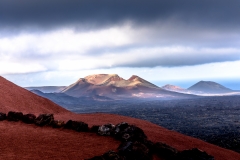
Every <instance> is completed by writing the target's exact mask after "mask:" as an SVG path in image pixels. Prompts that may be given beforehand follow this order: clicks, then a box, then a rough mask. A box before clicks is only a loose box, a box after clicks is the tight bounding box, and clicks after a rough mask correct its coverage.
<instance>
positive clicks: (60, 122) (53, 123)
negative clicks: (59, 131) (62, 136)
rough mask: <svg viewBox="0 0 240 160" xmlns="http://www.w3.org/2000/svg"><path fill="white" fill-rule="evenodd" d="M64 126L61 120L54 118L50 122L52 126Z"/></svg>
mask: <svg viewBox="0 0 240 160" xmlns="http://www.w3.org/2000/svg"><path fill="white" fill-rule="evenodd" d="M64 126H65V123H64V121H61V120H57V121H56V120H54V121H53V122H52V127H53V128H62V127H64Z"/></svg>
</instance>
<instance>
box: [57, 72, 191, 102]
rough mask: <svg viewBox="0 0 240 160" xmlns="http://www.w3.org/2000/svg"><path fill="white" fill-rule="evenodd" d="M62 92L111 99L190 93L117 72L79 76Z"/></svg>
mask: <svg viewBox="0 0 240 160" xmlns="http://www.w3.org/2000/svg"><path fill="white" fill-rule="evenodd" d="M61 92H62V93H65V94H67V95H70V96H73V97H81V96H94V95H98V96H104V97H109V98H111V99H130V98H155V99H159V98H166V99H167V98H185V97H189V96H190V95H185V94H181V93H175V92H171V91H167V90H164V89H162V88H160V87H158V86H156V85H154V84H152V83H150V82H148V81H146V80H144V79H143V78H141V77H139V76H136V75H133V76H131V77H130V78H129V79H127V80H125V79H123V78H121V77H119V76H118V75H117V74H94V75H89V76H86V77H85V78H80V79H79V80H78V81H77V82H75V83H73V84H72V85H70V86H68V87H66V88H65V89H64V90H63V91H61Z"/></svg>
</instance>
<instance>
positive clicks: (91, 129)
mask: <svg viewBox="0 0 240 160" xmlns="http://www.w3.org/2000/svg"><path fill="white" fill-rule="evenodd" d="M99 127H100V126H98V125H93V126H92V127H91V128H90V132H93V133H98V129H99Z"/></svg>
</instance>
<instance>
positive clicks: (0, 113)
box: [0, 112, 7, 121]
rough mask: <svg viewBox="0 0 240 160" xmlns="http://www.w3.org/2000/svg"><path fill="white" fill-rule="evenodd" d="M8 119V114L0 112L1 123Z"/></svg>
mask: <svg viewBox="0 0 240 160" xmlns="http://www.w3.org/2000/svg"><path fill="white" fill-rule="evenodd" d="M6 119H7V115H6V113H2V112H0V121H3V120H6Z"/></svg>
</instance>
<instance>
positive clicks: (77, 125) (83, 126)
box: [64, 120, 88, 132]
mask: <svg viewBox="0 0 240 160" xmlns="http://www.w3.org/2000/svg"><path fill="white" fill-rule="evenodd" d="M64 128H67V129H72V130H75V131H78V132H87V131H88V124H87V123H84V122H81V121H72V120H69V121H68V122H67V123H66V124H65V126H64Z"/></svg>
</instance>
